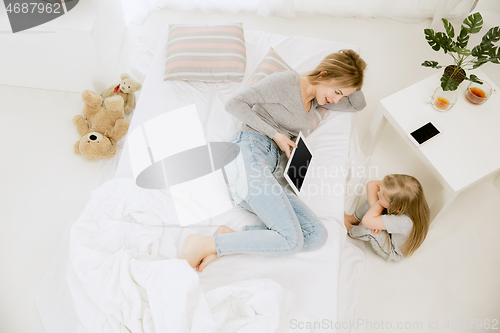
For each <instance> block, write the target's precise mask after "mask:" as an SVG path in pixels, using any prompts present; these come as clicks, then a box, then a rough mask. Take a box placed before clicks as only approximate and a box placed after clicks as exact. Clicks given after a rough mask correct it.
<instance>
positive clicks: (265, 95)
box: [226, 71, 366, 150]
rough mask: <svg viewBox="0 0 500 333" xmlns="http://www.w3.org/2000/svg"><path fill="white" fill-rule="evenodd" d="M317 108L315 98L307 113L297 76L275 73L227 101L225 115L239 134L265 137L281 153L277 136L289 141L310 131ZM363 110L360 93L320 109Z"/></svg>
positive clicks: (293, 73)
mask: <svg viewBox="0 0 500 333" xmlns="http://www.w3.org/2000/svg"><path fill="white" fill-rule="evenodd" d="M317 106H318V102H317V101H316V99H315V98H314V99H313V100H312V101H311V110H310V111H309V112H307V111H306V109H305V107H304V104H303V102H302V92H301V90H300V76H299V74H298V73H296V72H292V71H278V72H275V73H273V74H271V75H269V76H267V77H265V78H264V79H262V80H260V81H259V82H257V83H256V84H254V85H252V86H251V87H248V88H246V89H244V90H243V91H241V92H239V93H237V94H236V95H234V96H233V97H232V98H231V99H229V100H228V101H227V103H226V111H227V112H229V113H231V114H232V115H234V116H235V117H236V118H238V119H239V120H241V121H242V122H243V126H242V128H241V129H240V130H241V131H250V132H256V133H259V134H261V135H263V136H267V137H268V139H269V140H270V141H271V142H272V143H273V144H274V145H275V146H276V148H278V150H280V149H279V147H278V145H277V144H276V142H274V140H273V137H274V135H276V132H280V133H282V134H284V135H286V136H287V137H288V138H290V139H292V140H294V139H295V137H296V136H297V135H298V134H299V132H300V131H302V133H304V134H305V133H307V132H308V131H309V130H310V129H311V127H312V124H313V117H314V112H313V111H314V109H315V108H316V107H317ZM365 106H366V102H365V98H364V96H363V93H362V92H361V91H360V90H359V91H355V92H353V93H352V94H350V95H349V96H348V97H347V98H345V99H344V100H343V101H341V102H339V103H337V104H335V103H332V104H328V105H323V107H324V108H326V109H328V110H334V111H359V110H362V109H363V108H364V107H365Z"/></svg>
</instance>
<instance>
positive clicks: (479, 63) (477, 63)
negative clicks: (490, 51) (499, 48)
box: [472, 58, 489, 69]
mask: <svg viewBox="0 0 500 333" xmlns="http://www.w3.org/2000/svg"><path fill="white" fill-rule="evenodd" d="M488 61H489V60H488V59H486V58H482V59H477V60H476V61H474V65H472V69H476V68H479V67H481V66H482V65H484V64H485V63H487V62H488Z"/></svg>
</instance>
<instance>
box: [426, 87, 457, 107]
mask: <svg viewBox="0 0 500 333" xmlns="http://www.w3.org/2000/svg"><path fill="white" fill-rule="evenodd" d="M456 102H457V92H456V91H444V90H443V89H442V88H441V87H438V88H437V89H436V90H435V91H434V94H433V95H432V97H431V98H430V99H429V104H431V105H432V107H434V109H436V110H438V111H448V110H449V109H451V108H452V107H453V105H455V103H456Z"/></svg>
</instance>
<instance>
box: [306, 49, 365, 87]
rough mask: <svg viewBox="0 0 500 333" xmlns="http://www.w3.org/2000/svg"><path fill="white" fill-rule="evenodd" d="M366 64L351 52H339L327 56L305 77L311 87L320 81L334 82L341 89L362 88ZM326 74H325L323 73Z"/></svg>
mask: <svg viewBox="0 0 500 333" xmlns="http://www.w3.org/2000/svg"><path fill="white" fill-rule="evenodd" d="M365 68H366V62H365V61H364V60H363V59H361V57H360V56H359V54H357V53H356V52H354V51H353V50H340V51H339V52H337V53H332V54H329V55H327V56H326V57H325V58H324V59H323V60H321V62H320V64H319V65H318V66H317V67H316V68H315V69H314V70H312V71H310V72H309V73H306V74H305V76H306V77H307V79H308V80H309V82H310V83H311V84H313V85H316V84H318V83H320V82H321V81H331V80H336V81H337V82H338V83H339V84H340V86H341V87H354V88H356V90H360V89H361V87H362V86H363V72H364V70H365ZM325 72H326V73H325Z"/></svg>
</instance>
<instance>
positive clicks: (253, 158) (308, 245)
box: [215, 132, 328, 257]
mask: <svg viewBox="0 0 500 333" xmlns="http://www.w3.org/2000/svg"><path fill="white" fill-rule="evenodd" d="M230 142H232V143H235V144H237V145H238V146H239V147H240V154H239V155H238V157H237V158H236V159H234V160H233V161H232V162H231V163H229V164H227V165H226V166H225V167H224V171H225V174H226V177H227V181H228V184H229V188H230V193H231V196H232V198H233V200H234V201H236V202H237V203H239V204H240V205H241V206H243V207H244V208H245V209H247V210H249V211H250V212H252V213H254V214H256V215H257V216H258V217H259V218H260V219H261V220H262V222H264V224H265V226H246V227H245V231H242V232H234V233H228V234H216V235H215V247H216V249H217V255H218V256H219V257H220V256H223V255H227V254H233V253H253V254H262V255H271V256H280V255H288V254H293V253H297V252H299V251H312V250H316V249H318V248H320V247H322V246H323V245H324V244H325V243H326V240H327V238H328V231H327V229H326V228H325V226H324V225H323V223H322V222H321V221H320V220H319V219H318V217H317V216H316V215H315V214H314V213H313V212H312V211H311V209H310V208H309V207H307V206H306V205H305V204H304V202H302V200H301V199H300V198H299V197H297V196H296V195H295V193H293V192H292V191H290V190H288V189H286V188H284V187H283V186H281V184H279V183H278V181H277V180H276V178H275V174H276V172H277V171H278V169H279V151H278V149H276V147H275V146H274V145H273V144H272V143H271V141H269V140H268V139H267V138H265V137H264V136H262V135H260V134H257V133H254V132H238V133H236V134H235V135H233V137H232V138H231V141H230Z"/></svg>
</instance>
